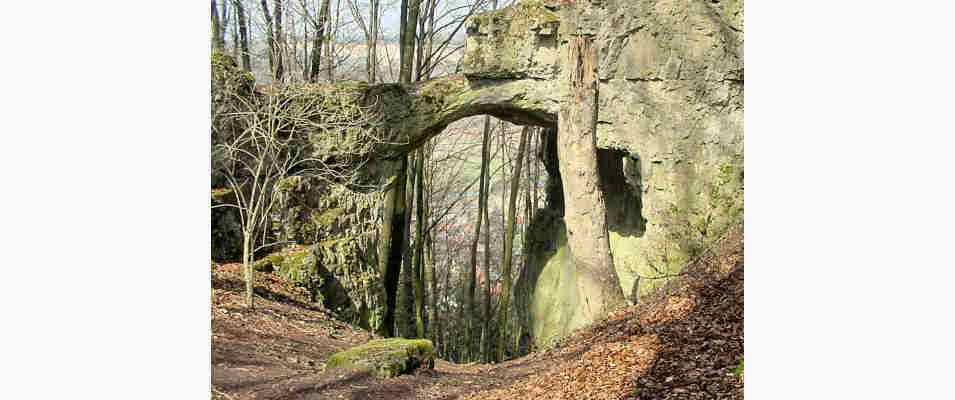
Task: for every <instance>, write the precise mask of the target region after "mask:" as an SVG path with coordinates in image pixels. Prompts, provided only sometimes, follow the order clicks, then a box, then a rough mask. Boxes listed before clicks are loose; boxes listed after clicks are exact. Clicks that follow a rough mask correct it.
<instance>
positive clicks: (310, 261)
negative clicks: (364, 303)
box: [252, 245, 359, 322]
mask: <svg viewBox="0 0 955 400" xmlns="http://www.w3.org/2000/svg"><path fill="white" fill-rule="evenodd" d="M252 267H253V268H254V269H255V270H256V271H260V272H271V273H274V274H276V275H279V276H281V277H283V278H284V279H285V280H287V281H289V282H291V283H293V284H295V285H296V286H299V287H301V288H304V289H305V290H306V291H307V292H308V294H309V298H310V300H311V301H314V302H318V303H322V305H323V306H325V308H328V309H329V310H331V311H333V312H334V313H335V314H336V315H338V317H339V318H342V319H343V320H345V321H348V322H359V321H356V318H357V315H356V313H357V307H356V306H355V304H354V301H352V299H351V297H350V296H349V294H348V290H347V289H346V288H345V287H344V286H343V285H342V282H341V280H340V277H338V276H336V275H335V274H333V273H332V272H330V271H329V270H328V269H327V268H325V266H324V265H323V264H322V262H321V261H320V258H319V257H318V255H317V254H316V253H315V247H314V246H301V245H294V246H288V247H286V248H285V249H283V250H280V251H277V252H275V253H272V254H269V255H267V256H265V257H262V258H261V259H259V260H257V261H256V262H255V263H254V264H253V266H252Z"/></svg>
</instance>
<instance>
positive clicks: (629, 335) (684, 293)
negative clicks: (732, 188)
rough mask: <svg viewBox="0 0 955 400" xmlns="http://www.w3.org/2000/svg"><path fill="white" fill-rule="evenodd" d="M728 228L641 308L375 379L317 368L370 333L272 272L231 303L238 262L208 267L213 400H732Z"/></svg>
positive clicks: (737, 241)
mask: <svg viewBox="0 0 955 400" xmlns="http://www.w3.org/2000/svg"><path fill="white" fill-rule="evenodd" d="M742 237H743V236H742V232H741V231H739V230H737V231H733V232H731V233H730V234H728V235H726V236H724V238H723V239H722V240H721V241H720V242H719V243H718V246H717V248H715V249H713V251H711V252H709V253H706V254H704V255H703V256H702V257H701V258H700V259H697V260H696V261H695V262H694V263H692V264H691V265H689V266H687V267H686V268H685V269H684V270H683V272H682V273H681V274H680V275H679V276H676V277H673V278H672V279H671V281H670V282H669V283H667V284H666V285H664V286H663V287H662V288H661V289H660V290H659V291H657V292H656V293H654V294H653V295H651V296H649V297H648V298H647V299H646V300H645V301H643V302H642V303H640V304H637V305H634V306H632V307H629V308H626V309H621V310H618V311H617V312H615V313H613V314H611V315H610V317H608V318H607V319H605V320H603V321H600V322H599V323H596V324H594V325H591V326H590V327H587V328H584V329H582V330H580V331H577V332H575V333H574V334H573V335H571V336H569V337H567V338H566V339H565V340H563V341H561V342H559V343H558V344H557V345H556V346H555V347H554V348H552V349H549V350H547V351H543V352H537V353H532V354H530V355H528V356H526V357H522V358H518V359H515V360H510V361H507V362H504V363H500V364H493V365H488V364H467V365H459V364H454V363H449V362H446V361H443V360H437V362H436V366H435V369H433V370H428V369H422V370H418V371H417V372H416V373H415V374H412V375H403V376H399V377H395V378H388V379H377V378H374V377H373V376H370V375H369V374H368V373H364V372H360V371H347V370H345V371H339V370H332V371H326V370H325V365H324V364H325V361H327V359H328V357H329V356H331V355H332V354H334V353H335V352H337V351H340V350H343V349H346V348H349V347H351V346H354V345H357V344H361V343H364V342H367V341H368V340H371V339H373V338H375V336H374V335H372V334H370V333H368V332H366V331H363V330H360V329H356V328H353V327H352V326H350V325H347V324H345V323H342V322H340V321H338V320H336V319H334V318H333V317H332V315H333V314H331V313H330V312H329V311H327V310H324V309H322V308H320V307H318V306H315V305H312V304H309V303H308V302H307V294H306V293H304V291H303V290H302V289H298V288H296V287H295V286H294V285H292V284H290V283H288V282H286V281H284V280H282V279H281V278H280V277H278V276H277V275H273V274H268V273H263V274H259V275H258V285H257V287H256V295H257V297H256V301H257V303H256V304H257V308H256V310H255V311H254V312H250V311H247V310H246V309H245V307H244V305H243V303H242V293H243V292H242V290H243V286H242V283H241V282H242V281H241V276H242V275H241V269H240V266H239V265H238V264H225V265H213V273H212V280H213V307H212V314H213V315H212V342H213V346H212V347H213V351H212V380H213V397H214V398H223V399H246V398H257V399H302V398H308V399H339V398H340V399H457V398H465V399H473V400H477V399H482V400H500V399H541V398H546V399H550V400H558V399H594V400H596V399H608V400H609V399H614V400H616V399H742V397H743V381H742V377H741V376H740V374H739V370H738V367H740V366H741V365H742V360H743V239H742Z"/></svg>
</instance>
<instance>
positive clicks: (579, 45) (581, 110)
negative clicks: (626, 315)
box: [557, 35, 624, 321]
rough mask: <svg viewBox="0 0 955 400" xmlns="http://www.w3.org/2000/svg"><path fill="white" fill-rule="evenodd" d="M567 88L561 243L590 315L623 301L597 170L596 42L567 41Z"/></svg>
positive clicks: (561, 131)
mask: <svg viewBox="0 0 955 400" xmlns="http://www.w3.org/2000/svg"><path fill="white" fill-rule="evenodd" d="M568 47H569V48H568V54H569V56H570V59H569V62H568V63H567V65H568V66H569V71H568V73H569V89H570V95H569V97H568V98H567V99H565V100H564V101H563V102H562V103H561V105H560V109H559V111H558V117H557V126H558V134H557V142H558V146H557V153H558V160H559V163H558V165H559V169H560V175H561V179H562V180H563V194H564V222H565V223H566V225H567V243H568V244H569V246H570V252H571V255H572V256H573V260H574V264H575V266H576V270H577V292H578V301H579V302H580V303H581V307H582V308H583V312H584V315H585V317H586V318H587V319H589V320H591V321H593V320H596V319H597V318H600V317H602V316H604V315H606V314H607V313H608V312H609V311H610V310H612V309H613V308H614V307H616V306H618V305H621V304H623V303H624V296H623V290H622V289H621V288H620V281H619V279H618V277H617V272H616V271H615V270H614V265H613V256H612V254H611V252H610V236H609V234H608V232H607V208H606V204H605V203H604V194H603V192H602V191H601V189H600V188H601V185H600V175H599V174H598V172H597V148H596V129H597V48H596V47H594V46H593V38H591V37H589V36H582V35H577V36H574V37H572V38H571V39H570V43H569V46H568Z"/></svg>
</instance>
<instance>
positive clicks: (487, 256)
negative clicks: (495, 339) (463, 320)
mask: <svg viewBox="0 0 955 400" xmlns="http://www.w3.org/2000/svg"><path fill="white" fill-rule="evenodd" d="M488 147H490V146H488ZM488 152H490V149H488ZM488 158H490V154H488ZM490 194H491V176H490V174H485V180H484V210H483V212H484V222H486V223H487V229H484V312H483V313H482V314H481V315H483V317H484V318H483V321H482V322H483V324H482V327H481V357H482V359H483V360H484V361H485V362H486V361H487V359H488V355H489V353H488V340H487V339H488V338H487V334H488V332H487V329H488V327H489V326H490V321H491V217H490V215H489V212H488V209H489V208H490V207H489V206H488V203H489V199H488V198H489V197H490Z"/></svg>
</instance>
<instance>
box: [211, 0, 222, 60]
mask: <svg viewBox="0 0 955 400" xmlns="http://www.w3.org/2000/svg"><path fill="white" fill-rule="evenodd" d="M223 47H225V43H223V41H222V25H221V24H220V22H219V8H218V7H217V6H216V0H212V48H213V49H215V50H217V51H223Z"/></svg>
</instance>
